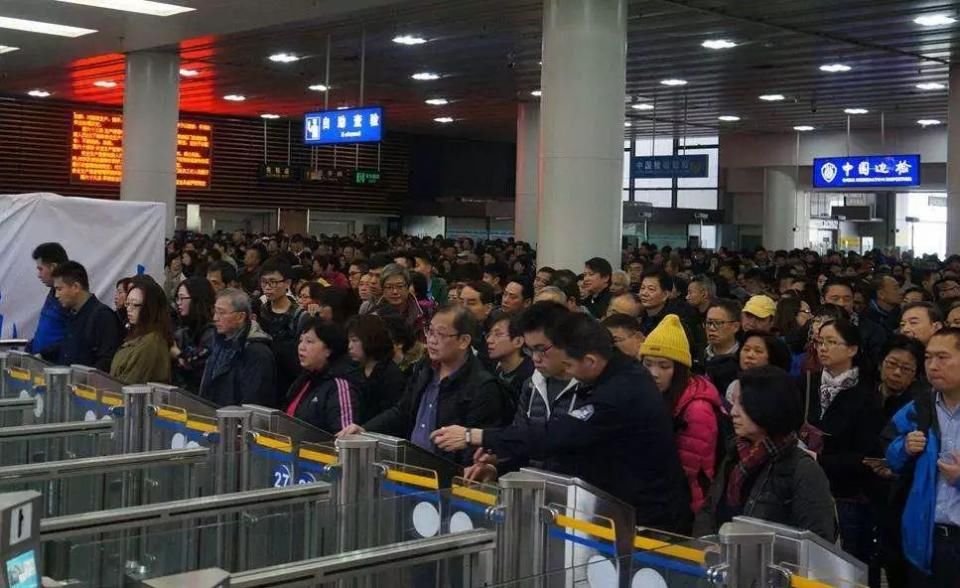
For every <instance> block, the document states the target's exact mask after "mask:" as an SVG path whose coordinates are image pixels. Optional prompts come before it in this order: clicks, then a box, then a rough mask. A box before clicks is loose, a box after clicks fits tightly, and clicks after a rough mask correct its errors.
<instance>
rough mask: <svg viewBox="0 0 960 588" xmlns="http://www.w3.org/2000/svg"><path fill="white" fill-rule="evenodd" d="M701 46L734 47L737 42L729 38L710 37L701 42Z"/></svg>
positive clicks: (713, 47) (707, 47)
mask: <svg viewBox="0 0 960 588" xmlns="http://www.w3.org/2000/svg"><path fill="white" fill-rule="evenodd" d="M700 46H701V47H704V48H706V49H733V48H734V47H736V46H737V44H736V43H734V42H733V41H729V40H727V39H708V40H706V41H704V42H703V43H700Z"/></svg>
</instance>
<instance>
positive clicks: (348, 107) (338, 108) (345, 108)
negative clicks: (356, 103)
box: [337, 105, 353, 110]
mask: <svg viewBox="0 0 960 588" xmlns="http://www.w3.org/2000/svg"><path fill="white" fill-rule="evenodd" d="M351 108H353V107H352V106H350V105H344V106H338V107H337V110H349V109H351Z"/></svg>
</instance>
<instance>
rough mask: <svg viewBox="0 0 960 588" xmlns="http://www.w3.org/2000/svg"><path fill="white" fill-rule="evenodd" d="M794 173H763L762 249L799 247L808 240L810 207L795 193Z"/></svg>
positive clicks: (770, 170)
mask: <svg viewBox="0 0 960 588" xmlns="http://www.w3.org/2000/svg"><path fill="white" fill-rule="evenodd" d="M795 174H796V169H795V168H793V167H768V168H764V170H763V246H764V247H766V248H767V249H773V250H777V249H786V250H787V251H789V250H791V249H793V248H795V247H802V246H805V245H806V244H807V240H808V238H809V235H808V232H809V222H810V204H809V202H808V199H807V197H806V193H802V192H801V193H798V191H797V182H796V177H795Z"/></svg>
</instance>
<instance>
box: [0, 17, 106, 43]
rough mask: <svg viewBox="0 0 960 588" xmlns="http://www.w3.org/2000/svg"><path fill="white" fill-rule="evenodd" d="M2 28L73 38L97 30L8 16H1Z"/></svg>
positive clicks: (0, 24) (0, 27)
mask: <svg viewBox="0 0 960 588" xmlns="http://www.w3.org/2000/svg"><path fill="white" fill-rule="evenodd" d="M0 29H10V30H12V31H24V32H27V33H42V34H44V35H56V36H57V37H71V38H76V37H82V36H84V35H89V34H90V33H95V32H97V31H96V29H82V28H80V27H71V26H67V25H59V24H53V23H49V22H40V21H37V20H25V19H22V18H10V17H7V16H0Z"/></svg>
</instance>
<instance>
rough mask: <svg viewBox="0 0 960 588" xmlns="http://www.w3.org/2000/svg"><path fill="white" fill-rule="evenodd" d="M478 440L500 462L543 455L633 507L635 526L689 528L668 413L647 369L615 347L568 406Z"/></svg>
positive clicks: (551, 466)
mask: <svg viewBox="0 0 960 588" xmlns="http://www.w3.org/2000/svg"><path fill="white" fill-rule="evenodd" d="M483 445H484V447H486V448H487V449H489V450H491V451H493V452H494V453H495V454H496V455H497V457H498V458H501V459H504V460H509V461H513V460H515V461H517V462H518V463H523V462H526V461H529V460H531V459H535V460H543V461H544V463H545V467H546V469H548V470H551V471H554V472H557V473H561V474H565V475H570V476H576V477H578V478H581V479H583V480H585V481H586V482H589V483H590V484H593V485H594V486H597V487H598V488H600V489H602V490H605V491H607V492H609V493H611V494H613V495H614V496H616V497H617V498H619V499H621V500H623V501H625V502H627V503H628V504H630V505H632V506H633V507H634V508H635V509H636V515H637V524H638V525H643V526H648V527H652V528H655V529H661V530H665V531H672V532H677V533H689V532H690V530H691V525H692V520H693V517H692V515H691V513H690V489H689V486H688V485H687V480H686V477H685V476H684V473H683V469H682V467H681V465H680V458H679V455H678V453H677V446H676V444H675V442H674V437H673V421H672V419H671V417H670V413H669V411H668V409H667V406H666V403H665V402H664V401H663V397H662V395H661V394H660V393H659V391H658V390H657V388H656V385H655V384H654V383H653V379H652V378H651V377H650V374H649V372H647V370H645V369H644V368H643V366H641V365H640V362H638V361H637V360H636V359H633V358H628V357H627V356H625V355H623V354H622V353H620V352H616V354H615V355H614V357H613V358H612V359H611V361H610V363H609V364H608V365H607V367H606V369H605V370H604V371H603V373H602V374H601V375H600V377H599V378H598V379H597V381H596V382H593V383H592V384H589V385H588V384H581V385H580V388H579V389H578V390H577V393H576V397H575V399H574V401H573V404H572V405H571V406H570V407H569V410H566V411H563V410H557V411H555V412H551V414H550V418H549V420H547V421H545V422H544V421H538V420H533V419H528V420H525V421H524V420H521V419H518V420H517V421H515V422H514V423H513V424H512V425H511V426H509V427H507V428H504V429H488V430H484V432H483Z"/></svg>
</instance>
